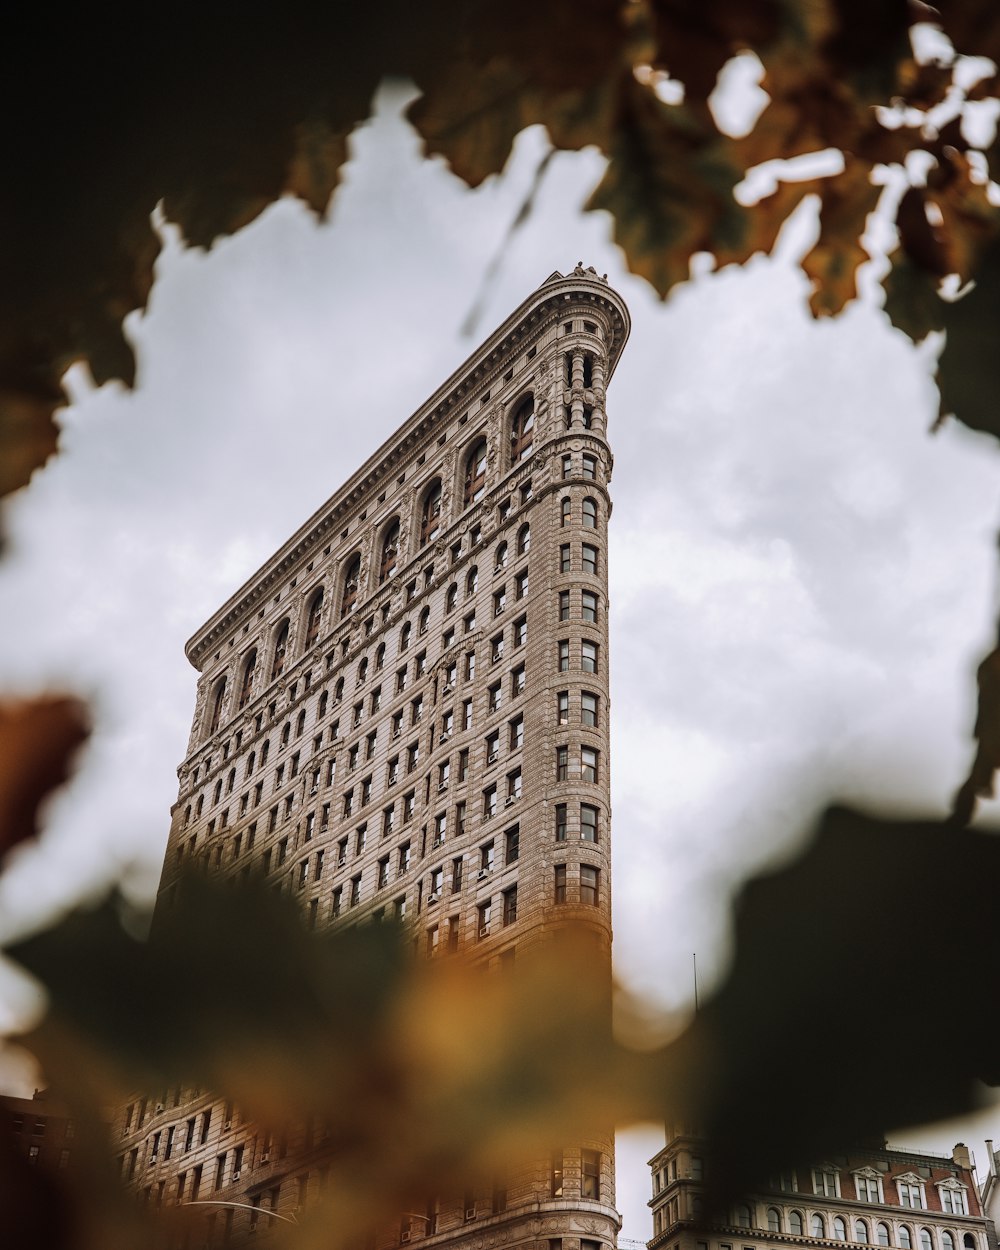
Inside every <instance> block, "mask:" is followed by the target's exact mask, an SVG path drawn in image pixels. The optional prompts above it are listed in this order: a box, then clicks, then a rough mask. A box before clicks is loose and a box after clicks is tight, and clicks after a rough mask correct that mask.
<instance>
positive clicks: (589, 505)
mask: <svg viewBox="0 0 1000 1250" xmlns="http://www.w3.org/2000/svg"><path fill="white" fill-rule="evenodd" d="M583 524H584V528H585V529H591V530H592V529H596V528H597V500H596V499H591V497H590V496H589V495H588V496H587V498H586V499H585V500H584V501H583Z"/></svg>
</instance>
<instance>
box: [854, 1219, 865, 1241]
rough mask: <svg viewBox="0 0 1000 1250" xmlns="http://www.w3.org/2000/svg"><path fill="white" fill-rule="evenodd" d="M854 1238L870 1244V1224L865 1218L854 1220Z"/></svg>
mask: <svg viewBox="0 0 1000 1250" xmlns="http://www.w3.org/2000/svg"><path fill="white" fill-rule="evenodd" d="M854 1240H855V1241H860V1242H861V1243H862V1245H865V1246H867V1245H868V1225H867V1224H866V1223H865V1222H864V1220H855V1221H854Z"/></svg>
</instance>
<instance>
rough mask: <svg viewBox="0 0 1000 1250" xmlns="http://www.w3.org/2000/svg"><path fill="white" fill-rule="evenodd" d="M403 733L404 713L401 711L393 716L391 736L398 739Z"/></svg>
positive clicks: (390, 728) (390, 727)
mask: <svg viewBox="0 0 1000 1250" xmlns="http://www.w3.org/2000/svg"><path fill="white" fill-rule="evenodd" d="M402 732H403V712H402V709H401V710H400V711H398V712H393V714H392V722H391V724H390V726H389V734H390V736H391V737H393V738H398V737H399V735H400V734H401V733H402Z"/></svg>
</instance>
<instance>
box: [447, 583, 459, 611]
mask: <svg viewBox="0 0 1000 1250" xmlns="http://www.w3.org/2000/svg"><path fill="white" fill-rule="evenodd" d="M457 603H458V582H452V584H451V585H450V586H449V587H448V590H447V591H446V593H445V597H444V610H445V611H446V612H453V611H454V610H455V606H456V605H457Z"/></svg>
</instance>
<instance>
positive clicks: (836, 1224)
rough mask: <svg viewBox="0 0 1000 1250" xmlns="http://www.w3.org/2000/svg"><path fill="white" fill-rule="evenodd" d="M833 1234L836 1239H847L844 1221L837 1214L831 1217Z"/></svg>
mask: <svg viewBox="0 0 1000 1250" xmlns="http://www.w3.org/2000/svg"><path fill="white" fill-rule="evenodd" d="M833 1235H834V1237H835V1238H836V1239H837V1241H846V1240H847V1225H846V1224H845V1223H844V1220H843V1217H841V1216H839V1215H835V1216H834V1217H833Z"/></svg>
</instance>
